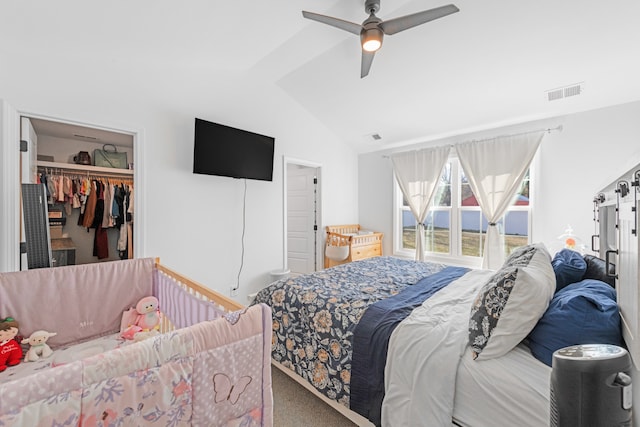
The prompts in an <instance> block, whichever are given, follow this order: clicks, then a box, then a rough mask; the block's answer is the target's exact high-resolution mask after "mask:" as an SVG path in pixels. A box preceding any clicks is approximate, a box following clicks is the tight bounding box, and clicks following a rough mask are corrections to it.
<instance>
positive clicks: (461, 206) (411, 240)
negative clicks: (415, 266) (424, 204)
mask: <svg viewBox="0 0 640 427" xmlns="http://www.w3.org/2000/svg"><path fill="white" fill-rule="evenodd" d="M529 184H530V174H529V171H527V174H526V175H525V178H524V180H523V182H522V186H521V188H520V191H518V194H517V195H516V198H515V200H514V203H513V204H512V206H511V207H509V209H508V211H507V213H506V214H505V216H504V217H503V218H502V219H501V220H500V221H499V225H498V227H499V229H500V230H501V232H502V235H503V237H504V239H505V240H504V243H505V255H508V254H510V253H511V251H512V250H513V248H516V247H518V246H522V245H526V244H527V243H528V242H529V223H530V205H529V188H530V185H529ZM396 186H397V183H396ZM396 194H397V195H398V197H397V199H398V200H397V201H396V209H398V210H399V213H400V215H399V218H398V219H399V220H398V221H397V223H398V227H399V230H398V232H399V233H401V235H402V239H401V242H399V248H398V250H399V252H405V253H406V254H409V253H411V252H415V248H416V244H415V243H416V235H415V234H416V220H415V218H414V217H413V215H412V213H411V211H410V210H409V206H408V204H407V202H406V200H404V198H403V197H402V192H401V191H400V189H399V187H397V191H396ZM400 203H402V205H400ZM424 224H425V251H426V254H427V255H444V256H448V257H454V258H463V257H482V255H483V251H484V240H485V237H486V232H487V219H486V218H485V217H484V215H483V214H482V211H481V210H480V206H479V205H478V201H477V200H476V197H475V195H474V194H473V191H472V190H471V187H470V186H469V183H468V180H467V177H466V176H465V173H464V171H463V170H462V168H461V167H460V163H459V161H458V159H457V158H450V159H449V161H448V163H446V164H445V166H444V168H443V170H442V174H441V175H440V181H439V183H438V187H437V189H436V192H435V194H434V196H433V200H432V201H431V204H430V207H429V213H428V214H427V217H426V219H425V222H424Z"/></svg>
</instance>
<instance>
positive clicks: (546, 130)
mask: <svg viewBox="0 0 640 427" xmlns="http://www.w3.org/2000/svg"><path fill="white" fill-rule="evenodd" d="M562 129H563V128H562V125H558V126H556V127H554V128H546V129H536V130H530V131H526V132H520V133H512V134H507V135H498V136H493V137H491V138H483V139H472V140H469V141H465V142H484V141H490V140H492V139H496V138H506V137H513V136H522V135H528V134H530V133H537V132H547V133H551V132H552V131H558V132H562ZM462 143H463V142H458V143H457V144H462ZM449 146H450V147H455V146H456V144H449ZM420 149H421V148H416V149H415V150H407V151H418V150H420ZM401 152H402V151H398V153H401ZM393 154H395V153H393ZM382 157H384V158H387V159H388V158H389V157H390V155H388V154H385V155H383V156H382Z"/></svg>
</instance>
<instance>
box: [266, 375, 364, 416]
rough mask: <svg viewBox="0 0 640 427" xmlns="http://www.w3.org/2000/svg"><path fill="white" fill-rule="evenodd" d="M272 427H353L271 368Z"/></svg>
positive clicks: (338, 414) (298, 385)
mask: <svg viewBox="0 0 640 427" xmlns="http://www.w3.org/2000/svg"><path fill="white" fill-rule="evenodd" d="M271 376H272V382H273V425H274V427H353V426H355V424H353V423H352V422H351V421H349V420H348V419H347V418H345V417H344V416H343V415H342V414H340V413H339V412H337V411H336V410H334V409H333V408H331V407H330V406H329V405H327V404H326V403H324V402H323V401H322V400H320V399H318V398H317V397H315V396H314V395H313V394H311V392H309V391H308V390H306V389H305V388H304V387H303V386H301V385H300V384H298V383H297V382H295V381H294V380H292V379H291V378H289V377H288V376H287V374H285V373H283V372H281V371H280V370H279V369H278V368H274V367H272V368H271Z"/></svg>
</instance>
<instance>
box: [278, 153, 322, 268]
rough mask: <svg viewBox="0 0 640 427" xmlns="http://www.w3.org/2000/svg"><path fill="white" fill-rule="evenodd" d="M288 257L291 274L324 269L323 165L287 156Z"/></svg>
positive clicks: (286, 223) (286, 232)
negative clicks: (321, 184)
mask: <svg viewBox="0 0 640 427" xmlns="http://www.w3.org/2000/svg"><path fill="white" fill-rule="evenodd" d="M284 168H285V174H284V175H285V179H284V193H285V197H284V200H285V209H284V212H285V221H284V235H285V239H284V240H285V242H284V243H285V245H284V247H285V259H286V263H287V265H286V266H285V269H286V268H288V269H289V270H290V271H291V274H292V275H298V274H306V273H311V272H313V271H316V270H319V269H321V268H322V263H321V261H322V250H321V248H322V241H323V233H322V230H321V225H320V224H321V221H320V212H321V209H320V202H321V197H320V194H321V193H320V172H321V168H320V165H317V164H314V163H310V162H305V161H301V160H295V159H287V158H285V159H284Z"/></svg>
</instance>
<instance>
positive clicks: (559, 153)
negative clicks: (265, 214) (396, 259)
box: [358, 102, 640, 254]
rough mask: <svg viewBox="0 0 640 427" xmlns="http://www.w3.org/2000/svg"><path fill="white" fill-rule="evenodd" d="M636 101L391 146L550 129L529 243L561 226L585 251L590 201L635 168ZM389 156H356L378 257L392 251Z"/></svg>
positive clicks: (551, 239)
mask: <svg viewBox="0 0 640 427" xmlns="http://www.w3.org/2000/svg"><path fill="white" fill-rule="evenodd" d="M638 117H640V102H634V103H629V104H623V105H618V106H614V107H608V108H603V109H598V110H593V111H588V112H583V113H577V114H572V115H568V116H564V117H557V118H554V119H548V120H540V121H536V122H529V123H523V124H520V125H518V126H511V127H509V128H502V129H495V130H493V131H486V132H483V133H478V134H468V135H464V136H460V137H455V138H448V139H444V140H440V141H431V142H429V143H428V144H427V143H425V144H417V145H413V146H411V147H405V148H398V149H396V151H403V150H407V149H409V148H417V147H420V146H426V145H443V144H454V143H456V142H463V141H468V140H472V139H481V138H486V137H489V136H497V135H504V134H508V133H518V132H523V131H527V130H537V129H547V128H550V127H551V128H553V127H555V126H557V125H560V124H561V125H562V126H563V129H562V131H560V132H558V131H554V132H551V133H548V134H545V136H544V138H543V140H542V144H541V148H540V151H539V153H538V157H537V159H536V162H537V165H538V169H537V170H536V172H537V176H536V177H535V180H536V182H535V193H534V194H532V197H533V199H532V203H533V206H534V213H533V216H532V234H531V239H532V241H534V242H544V243H545V244H546V245H547V246H548V247H549V248H550V249H552V248H553V247H555V246H556V245H557V244H558V241H557V237H558V235H560V234H562V232H563V231H564V229H565V228H566V226H567V225H568V224H570V225H571V226H572V228H573V229H574V232H575V234H577V235H578V236H579V237H580V238H581V239H582V240H583V241H584V242H585V243H587V244H588V245H590V242H591V235H592V234H594V230H595V229H594V222H593V197H594V196H595V195H596V194H597V193H598V191H600V190H601V189H602V188H604V187H605V186H606V185H607V184H609V182H610V181H612V180H614V179H616V177H618V176H620V175H621V174H623V173H624V172H626V171H627V170H629V169H631V168H632V167H633V166H634V165H635V164H638V163H640V143H638V136H639V135H640V120H638ZM389 152H391V150H387V151H380V152H373V153H367V154H361V155H360V156H359V166H358V168H359V173H358V181H359V192H358V195H359V198H358V202H359V211H360V222H361V223H362V224H365V225H366V227H367V228H370V229H374V230H379V231H382V232H384V233H385V239H384V252H385V253H387V254H390V253H392V249H393V246H392V235H393V231H394V230H393V207H392V192H393V172H392V169H391V161H390V160H389V159H388V158H386V157H384V156H385V155H387V154H389Z"/></svg>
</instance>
